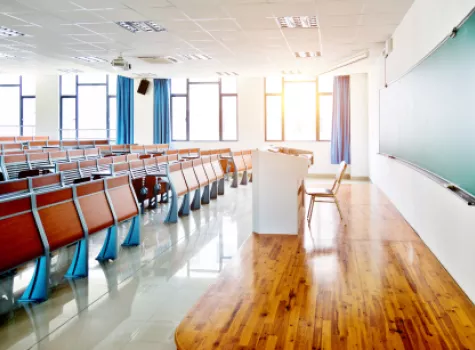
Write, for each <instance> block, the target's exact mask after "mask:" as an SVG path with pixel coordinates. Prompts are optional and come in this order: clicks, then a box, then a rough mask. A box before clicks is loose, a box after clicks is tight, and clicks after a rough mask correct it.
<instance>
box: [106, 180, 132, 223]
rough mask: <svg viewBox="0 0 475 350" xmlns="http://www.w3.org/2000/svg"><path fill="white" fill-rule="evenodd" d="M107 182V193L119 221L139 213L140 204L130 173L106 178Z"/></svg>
mask: <svg viewBox="0 0 475 350" xmlns="http://www.w3.org/2000/svg"><path fill="white" fill-rule="evenodd" d="M105 183H106V193H107V194H108V196H109V198H110V203H111V206H112V211H113V213H114V216H115V219H116V220H117V222H122V221H124V220H128V219H130V218H133V217H134V216H137V215H138V214H139V212H140V209H139V204H138V202H137V198H136V197H135V191H134V189H133V187H132V184H131V183H130V178H129V176H128V175H124V176H118V177H110V178H108V179H106V180H105Z"/></svg>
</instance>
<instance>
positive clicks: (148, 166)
mask: <svg viewBox="0 0 475 350" xmlns="http://www.w3.org/2000/svg"><path fill="white" fill-rule="evenodd" d="M142 162H143V166H144V167H145V170H146V171H147V172H154V173H155V172H157V171H158V167H157V162H156V161H155V158H154V157H151V158H145V159H143V160H142Z"/></svg>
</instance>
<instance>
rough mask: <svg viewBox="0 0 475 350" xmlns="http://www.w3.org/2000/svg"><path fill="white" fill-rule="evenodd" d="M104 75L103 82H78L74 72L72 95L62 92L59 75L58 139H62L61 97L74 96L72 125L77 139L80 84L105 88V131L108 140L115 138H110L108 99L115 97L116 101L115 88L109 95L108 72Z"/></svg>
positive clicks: (61, 82) (61, 81)
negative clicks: (73, 90) (104, 80)
mask: <svg viewBox="0 0 475 350" xmlns="http://www.w3.org/2000/svg"><path fill="white" fill-rule="evenodd" d="M105 76H106V82H105V83H80V82H79V75H78V74H75V75H74V77H75V93H74V95H71V94H67V95H63V93H62V90H63V89H62V85H63V79H62V77H63V76H62V75H60V76H59V130H60V132H59V139H60V140H63V99H69V98H74V99H75V100H76V101H75V111H74V113H75V116H76V118H75V120H74V123H75V125H74V127H75V135H76V140H78V139H79V128H78V127H79V118H78V117H79V114H78V112H79V87H80V86H105V88H106V131H107V139H108V140H115V138H113V139H111V135H110V134H111V129H110V117H111V115H110V108H109V106H110V100H111V99H113V98H115V99H116V101H117V90H116V93H115V95H111V94H110V93H109V79H110V78H111V75H110V74H105Z"/></svg>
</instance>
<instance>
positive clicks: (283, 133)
mask: <svg viewBox="0 0 475 350" xmlns="http://www.w3.org/2000/svg"><path fill="white" fill-rule="evenodd" d="M266 81H267V78H264V140H265V142H330V141H331V140H322V139H320V97H321V96H333V92H320V90H319V82H318V76H317V77H315V80H285V77H281V84H282V85H281V91H280V93H277V92H267V88H266ZM298 83H315V87H316V90H315V91H316V96H315V97H316V101H315V103H316V115H315V118H316V124H315V125H316V129H315V132H316V137H315V140H286V139H285V84H298ZM268 96H277V97H280V103H281V124H282V137H281V139H280V140H272V139H268V138H267V97H268Z"/></svg>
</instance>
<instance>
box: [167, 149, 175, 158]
mask: <svg viewBox="0 0 475 350" xmlns="http://www.w3.org/2000/svg"><path fill="white" fill-rule="evenodd" d="M165 154H166V155H167V156H169V155H173V154H178V150H177V149H168V150H167V151H166V152H165Z"/></svg>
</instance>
